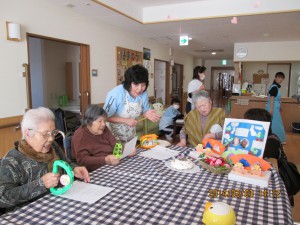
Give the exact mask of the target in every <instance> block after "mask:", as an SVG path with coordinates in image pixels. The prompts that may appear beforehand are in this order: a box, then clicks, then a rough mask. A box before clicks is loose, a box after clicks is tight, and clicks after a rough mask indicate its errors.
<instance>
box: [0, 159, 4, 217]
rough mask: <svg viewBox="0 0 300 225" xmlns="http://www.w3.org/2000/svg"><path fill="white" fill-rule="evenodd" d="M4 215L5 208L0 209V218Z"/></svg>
mask: <svg viewBox="0 0 300 225" xmlns="http://www.w3.org/2000/svg"><path fill="white" fill-rule="evenodd" d="M1 161H2V159H0V165H1ZM4 213H5V208H0V216H1V215H3V214H4Z"/></svg>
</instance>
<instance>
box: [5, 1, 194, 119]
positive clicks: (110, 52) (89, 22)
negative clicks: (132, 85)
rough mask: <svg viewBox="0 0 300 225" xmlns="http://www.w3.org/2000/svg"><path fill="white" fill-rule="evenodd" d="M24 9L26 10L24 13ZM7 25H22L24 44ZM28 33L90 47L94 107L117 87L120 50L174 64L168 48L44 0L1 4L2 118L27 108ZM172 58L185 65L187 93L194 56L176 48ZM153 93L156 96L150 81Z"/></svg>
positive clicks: (150, 92) (150, 93)
mask: <svg viewBox="0 0 300 225" xmlns="http://www.w3.org/2000/svg"><path fill="white" fill-rule="evenodd" d="M24 9H26V10H24ZM5 21H10V22H16V23H20V24H21V27H22V28H21V29H22V31H21V33H22V41H21V42H13V41H7V40H6V30H5V29H6V28H5ZM26 32H28V33H33V34H38V35H43V36H48V37H53V38H58V39H63V40H69V41H73V42H79V43H84V44H88V45H90V49H91V51H90V53H91V54H90V58H91V64H90V65H91V69H98V77H91V96H92V98H91V100H92V103H99V102H103V101H104V100H105V97H106V93H107V92H108V91H109V90H110V89H112V88H113V87H114V86H115V84H116V77H115V76H116V55H115V54H116V46H121V47H125V48H129V49H134V50H138V51H142V50H143V47H146V48H149V49H151V64H152V68H153V66H154V65H153V59H154V58H156V59H161V60H167V61H169V60H170V56H169V48H168V47H167V46H165V45H159V44H156V43H155V42H154V41H152V40H149V39H145V38H141V37H139V36H138V35H136V34H133V33H130V32H128V31H126V30H122V29H120V28H117V27H113V26H111V25H108V24H106V23H103V22H100V21H98V20H95V19H93V18H89V17H86V16H83V15H81V14H78V13H75V12H73V11H72V10H70V9H68V8H66V7H60V6H57V5H54V4H51V3H49V2H47V1H43V0H26V1H23V0H10V1H1V2H0V46H1V51H0V59H1V61H0V79H1V82H0V102H1V108H0V118H3V117H10V116H15V115H20V114H22V113H23V112H24V109H25V108H27V96H26V83H25V78H23V77H22V76H21V73H22V72H23V67H22V64H23V63H28V55H27V54H28V52H27V42H26V39H25V38H26ZM172 59H174V61H175V62H176V63H180V64H183V65H184V75H185V78H186V79H185V80H184V90H185V89H186V87H187V83H188V81H189V80H190V79H191V77H192V71H193V62H194V59H193V57H192V56H190V55H188V54H186V53H184V52H181V51H176V50H174V52H173V55H172ZM148 92H149V95H153V93H154V91H153V79H150V87H149V91H148Z"/></svg>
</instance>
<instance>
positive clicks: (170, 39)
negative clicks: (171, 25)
mask: <svg viewBox="0 0 300 225" xmlns="http://www.w3.org/2000/svg"><path fill="white" fill-rule="evenodd" d="M151 39H152V40H155V41H158V42H160V43H169V42H170V41H172V40H173V39H172V38H170V37H167V36H164V37H151Z"/></svg>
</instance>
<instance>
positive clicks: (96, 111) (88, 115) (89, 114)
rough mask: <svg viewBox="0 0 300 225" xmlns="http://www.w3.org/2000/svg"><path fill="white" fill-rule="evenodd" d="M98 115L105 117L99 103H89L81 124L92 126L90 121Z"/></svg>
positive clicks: (104, 112) (105, 114)
mask: <svg viewBox="0 0 300 225" xmlns="http://www.w3.org/2000/svg"><path fill="white" fill-rule="evenodd" d="M99 117H107V113H106V111H105V110H104V109H103V108H102V107H100V106H99V105H96V104H91V105H89V106H88V107H87V108H86V110H85V112H84V119H83V122H82V123H83V126H87V125H88V126H92V123H93V122H94V121H95V120H97V119H98V118H99Z"/></svg>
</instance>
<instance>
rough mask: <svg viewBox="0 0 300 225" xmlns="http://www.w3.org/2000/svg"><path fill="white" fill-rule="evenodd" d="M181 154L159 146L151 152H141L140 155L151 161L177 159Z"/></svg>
mask: <svg viewBox="0 0 300 225" xmlns="http://www.w3.org/2000/svg"><path fill="white" fill-rule="evenodd" d="M179 153H180V152H178V151H174V150H171V149H169V148H165V147H162V146H160V145H157V146H155V147H154V148H151V149H150V150H147V151H145V152H141V153H140V155H141V156H144V157H147V158H150V159H158V160H165V159H169V158H172V157H175V156H176V155H178V154H179Z"/></svg>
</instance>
